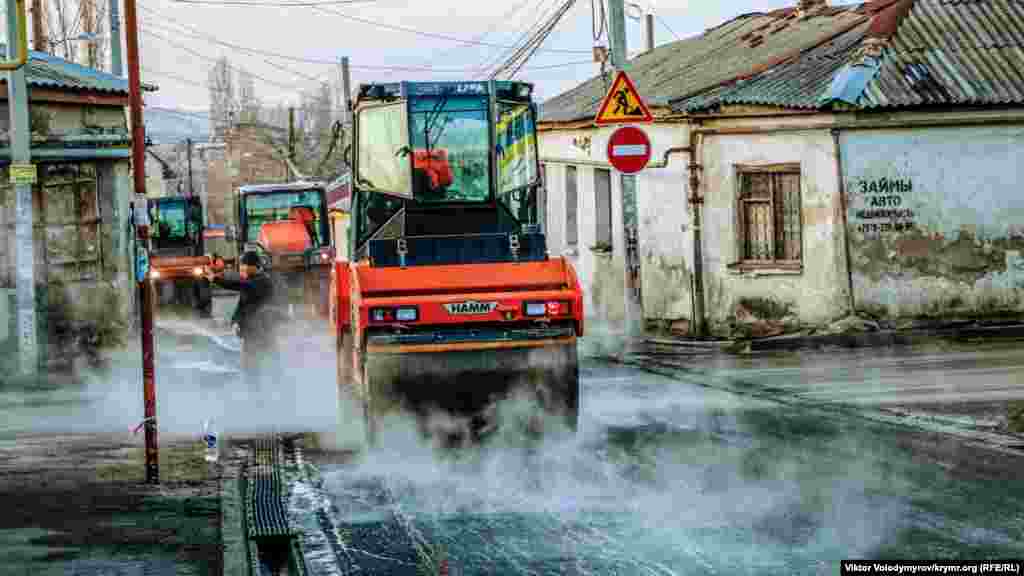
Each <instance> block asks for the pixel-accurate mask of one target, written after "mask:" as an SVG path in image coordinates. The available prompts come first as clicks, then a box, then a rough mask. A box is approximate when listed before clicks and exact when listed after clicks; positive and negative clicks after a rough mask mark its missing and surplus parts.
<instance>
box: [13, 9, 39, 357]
mask: <svg viewBox="0 0 1024 576" xmlns="http://www.w3.org/2000/svg"><path fill="white" fill-rule="evenodd" d="M18 34H19V22H18V9H17V2H15V0H7V57H8V59H9V60H14V59H15V58H16V52H17V42H16V41H15V40H16V39H17V38H18ZM7 91H8V94H7V99H8V102H9V103H10V106H9V114H10V122H11V128H13V130H12V131H11V132H10V134H11V144H10V146H11V166H10V172H11V181H12V182H13V183H14V197H15V199H14V206H15V227H14V243H15V298H16V302H17V305H16V307H15V309H16V314H17V325H18V329H17V338H18V352H19V362H18V371H19V372H20V373H21V374H22V375H23V376H34V375H35V374H36V372H37V370H38V368H39V348H38V341H37V336H36V287H35V282H36V273H35V272H36V271H35V248H34V246H33V243H32V240H33V238H32V236H33V231H32V223H33V221H34V220H35V218H34V217H33V214H32V184H33V183H35V180H36V178H35V169H36V168H35V165H33V164H32V152H31V148H30V146H31V143H32V133H31V132H30V128H29V111H28V85H27V82H26V80H25V67H24V66H22V67H20V68H18V69H17V70H11V71H9V72H7Z"/></svg>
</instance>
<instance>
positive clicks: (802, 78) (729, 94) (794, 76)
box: [672, 22, 871, 112]
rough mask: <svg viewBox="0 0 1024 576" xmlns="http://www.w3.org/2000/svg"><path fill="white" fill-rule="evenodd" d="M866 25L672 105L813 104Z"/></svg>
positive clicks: (700, 107)
mask: <svg viewBox="0 0 1024 576" xmlns="http://www.w3.org/2000/svg"><path fill="white" fill-rule="evenodd" d="M870 26H871V23H870V22H865V23H863V24H861V25H859V26H857V27H855V28H854V29H853V30H850V31H848V32H846V33H844V34H840V35H839V36H837V37H835V38H833V39H832V40H831V41H829V42H827V43H825V44H823V45H822V46H819V47H817V48H815V49H813V50H811V51H809V52H807V53H806V54H805V55H803V56H802V57H800V58H798V59H796V60H792V61H789V62H786V63H784V64H780V65H779V66H777V67H775V68H771V69H769V70H766V71H764V72H762V73H761V74H759V75H757V76H756V77H754V78H751V79H749V80H745V81H740V82H737V83H735V84H730V85H726V86H721V87H719V88H716V89H714V90H710V91H708V92H704V93H702V94H700V95H697V96H694V97H692V98H687V99H684V100H680V101H675V102H673V103H672V109H673V110H675V111H680V112H682V111H686V112H698V111H703V110H708V109H710V108H713V107H715V106H718V105H722V104H734V105H735V104H753V105H770V106H783V107H786V108H816V107H817V106H818V100H819V98H820V97H821V95H822V94H824V93H826V92H827V91H828V90H829V88H830V87H831V86H832V83H833V79H834V78H835V77H836V75H837V74H838V73H840V71H841V69H842V68H843V67H845V66H846V64H847V61H848V57H849V55H850V53H851V51H853V50H856V49H857V47H858V46H860V44H861V41H862V40H863V39H864V35H865V34H866V33H867V31H868V29H869V27H870ZM858 95H859V92H858Z"/></svg>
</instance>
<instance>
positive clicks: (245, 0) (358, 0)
mask: <svg viewBox="0 0 1024 576" xmlns="http://www.w3.org/2000/svg"><path fill="white" fill-rule="evenodd" d="M376 1H377V0H315V1H310V2H301V1H300V2H275V1H273V0H265V1H263V0H174V3H176V4H206V5H211V6H276V7H285V8H287V7H295V8H310V7H314V6H324V5H329V4H369V3H371V2H376Z"/></svg>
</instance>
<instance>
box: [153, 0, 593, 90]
mask: <svg viewBox="0 0 1024 576" xmlns="http://www.w3.org/2000/svg"><path fill="white" fill-rule="evenodd" d="M139 7H140V8H142V9H143V10H145V11H147V12H150V13H151V14H153V15H154V16H157V17H161V18H164V19H167V20H170V21H172V22H175V23H176V24H177V25H178V26H179V27H181V28H185V29H186V30H187V29H191V30H196V29H195V28H194V27H191V26H188V25H187V24H182V23H181V22H179V21H177V20H174V19H172V18H170V17H168V16H166V15H163V14H160V13H159V12H156V11H155V10H153V9H151V8H148V7H146V6H144V5H142V4H141V3H139ZM145 22H146V23H147V24H149V25H151V26H153V25H155V26H158V27H160V28H161V29H163V30H165V31H170V32H174V33H177V34H182V35H185V36H189V37H192V38H196V39H198V40H203V41H205V42H208V43H211V44H216V45H220V46H224V47H227V48H232V49H235V50H240V51H243V52H250V53H254V54H261V55H266V56H270V57H274V58H280V59H282V60H292V61H297V62H307V63H312V64H323V65H330V66H337V65H338V62H336V61H333V60H318V59H312V58H303V57H298V56H290V55H286V54H279V53H276V52H269V51H266V50H259V49H256V48H250V47H248V46H242V45H239V44H234V43H231V42H225V41H223V40H219V39H216V38H215V37H212V36H210V35H208V34H205V33H202V32H200V31H198V30H196V31H195V32H183V31H181V30H175V29H173V28H170V27H168V26H167V25H166V24H157V23H155V22H153V21H151V20H149V19H145ZM143 32H144V33H146V34H150V35H153V36H156V37H159V38H161V39H162V40H164V41H165V42H167V43H168V44H170V45H172V46H175V47H177V48H179V49H181V50H184V51H186V52H188V53H189V54H192V55H194V56H196V57H197V58H201V59H204V60H208V61H213V62H216V61H218V59H216V58H212V57H211V56H208V55H206V54H202V53H199V52H197V51H195V50H192V49H191V48H188V47H186V46H183V45H182V44H179V43H177V42H175V41H173V40H170V39H169V38H167V37H164V36H161V35H159V34H157V33H155V32H153V31H152V30H147V29H143ZM264 61H265V62H267V64H269V65H272V66H274V67H275V68H277V69H279V70H283V71H285V72H289V73H291V74H294V75H297V76H306V77H308V78H310V79H311V80H313V81H316V82H319V81H320V80H319V78H315V77H312V76H308V75H304V74H302V73H300V72H297V71H295V70H294V69H291V68H288V67H287V66H284V65H282V64H278V63H274V62H270V61H267V60H264ZM584 63H589V61H573V62H565V63H560V64H552V65H546V66H537V67H532V68H530V69H533V70H542V69H552V68H566V67H571V66H578V65H580V64H584ZM232 67H233V68H235V69H236V70H237V69H240V68H239V67H237V66H232ZM350 68H356V69H366V70H392V71H407V72H421V71H422V72H436V73H453V74H464V73H466V72H469V71H472V70H473V68H434V67H430V66H383V65H381V66H376V65H351V66H350ZM256 77H257V78H260V79H263V80H264V81H267V82H269V83H271V84H274V85H276V86H279V87H281V86H284V85H282V84H280V83H278V82H275V81H272V80H266V79H264V78H262V77H260V76H256ZM287 88H288V89H294V86H287Z"/></svg>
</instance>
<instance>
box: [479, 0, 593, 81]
mask: <svg viewBox="0 0 1024 576" xmlns="http://www.w3.org/2000/svg"><path fill="white" fill-rule="evenodd" d="M575 4H576V0H566V1H565V2H564V3H563V4H562V5H561V6H560V7H559V9H558V10H557V11H556V12H555V14H554V15H553V16H552V17H551V18H550V19H548V21H547V22H545V23H544V25H543V26H542V27H541V29H540V30H539V31H538V32H537V33H536V34H535V35H534V36H533V37H532V38H531V39H530V41H529V42H528V43H527V44H525V45H524V46H523V50H522V51H520V52H519V53H517V54H516V55H514V56H513V58H511V59H509V60H508V61H506V62H505V63H504V64H502V65H501V66H500V67H498V69H497V70H495V71H493V72H492V73H491V78H496V77H498V76H500V75H501V74H503V73H505V72H507V71H508V70H509V69H511V73H510V74H509V75H508V77H509V78H513V77H515V75H516V74H518V73H519V71H520V69H521V68H522V67H523V66H524V65H525V64H526V62H528V61H529V60H530V58H532V57H533V55H534V54H535V53H536V52H537V51H539V50H540V49H541V46H542V45H543V44H544V42H545V40H547V38H548V36H549V35H550V34H551V32H552V31H553V30H554V29H555V27H556V26H558V23H559V22H560V21H561V20H562V18H563V17H564V16H565V14H566V13H568V12H569V10H571V9H572V7H573V6H574V5H575Z"/></svg>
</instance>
